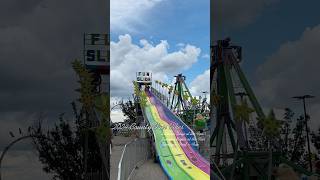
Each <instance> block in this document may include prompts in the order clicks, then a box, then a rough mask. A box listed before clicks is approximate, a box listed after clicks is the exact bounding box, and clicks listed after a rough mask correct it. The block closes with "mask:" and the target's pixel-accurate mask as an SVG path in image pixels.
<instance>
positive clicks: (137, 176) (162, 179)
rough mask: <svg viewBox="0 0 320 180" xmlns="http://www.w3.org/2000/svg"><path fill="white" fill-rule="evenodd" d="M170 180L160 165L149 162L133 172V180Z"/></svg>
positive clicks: (150, 160)
mask: <svg viewBox="0 0 320 180" xmlns="http://www.w3.org/2000/svg"><path fill="white" fill-rule="evenodd" d="M150 179H152V180H168V177H167V176H166V175H165V173H164V172H163V170H162V169H161V167H160V165H159V163H154V162H153V159H149V160H147V161H146V162H145V163H143V164H142V165H141V166H139V167H138V168H137V169H135V171H134V172H133V175H132V178H131V180H150Z"/></svg>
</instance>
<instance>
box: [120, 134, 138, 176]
mask: <svg viewBox="0 0 320 180" xmlns="http://www.w3.org/2000/svg"><path fill="white" fill-rule="evenodd" d="M134 141H136V139H134V140H131V141H130V142H128V143H126V144H125V145H124V148H123V151H122V154H121V158H120V161H119V165H118V177H117V180H121V165H122V160H123V156H124V153H125V152H126V148H127V145H128V144H131V143H132V142H134Z"/></svg>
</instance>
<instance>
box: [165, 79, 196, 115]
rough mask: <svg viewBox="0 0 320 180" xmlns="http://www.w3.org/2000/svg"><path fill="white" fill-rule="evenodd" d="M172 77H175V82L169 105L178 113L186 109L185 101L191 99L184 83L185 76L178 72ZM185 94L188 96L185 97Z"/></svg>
mask: <svg viewBox="0 0 320 180" xmlns="http://www.w3.org/2000/svg"><path fill="white" fill-rule="evenodd" d="M174 77H176V82H175V83H174V89H173V93H172V100H171V105H170V107H171V110H173V111H174V112H177V113H180V112H182V111H186V110H187V107H188V105H187V103H188V100H189V99H192V95H191V93H190V91H189V89H188V87H187V85H186V83H185V79H186V77H185V76H183V75H182V74H178V75H177V76H174ZM185 95H187V96H188V98H186V96H185Z"/></svg>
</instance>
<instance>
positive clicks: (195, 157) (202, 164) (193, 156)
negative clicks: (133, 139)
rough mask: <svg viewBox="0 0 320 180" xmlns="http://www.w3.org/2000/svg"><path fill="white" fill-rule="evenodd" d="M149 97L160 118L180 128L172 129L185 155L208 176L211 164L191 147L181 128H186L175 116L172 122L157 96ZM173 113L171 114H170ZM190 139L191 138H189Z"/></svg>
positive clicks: (150, 95)
mask: <svg viewBox="0 0 320 180" xmlns="http://www.w3.org/2000/svg"><path fill="white" fill-rule="evenodd" d="M148 95H149V97H150V102H151V103H152V104H153V105H155V107H156V109H157V111H158V113H159V115H160V118H161V119H162V120H164V121H166V122H167V123H168V124H169V125H170V126H171V127H179V128H172V130H173V132H174V134H175V136H176V139H177V140H178V142H179V144H180V146H181V147H182V150H183V151H184V153H185V154H186V155H187V157H188V159H189V160H190V161H191V162H192V163H193V164H194V165H196V166H197V167H198V168H200V169H201V170H202V171H204V172H205V173H207V174H208V175H209V174H210V164H209V162H208V161H207V160H206V159H204V158H203V157H202V156H201V155H200V154H199V152H198V151H196V150H194V149H193V148H192V146H191V145H190V142H189V141H188V139H187V137H186V136H185V134H184V132H183V131H182V129H181V128H180V127H183V126H186V125H184V124H182V123H180V124H179V123H178V122H176V121H174V120H177V119H175V118H173V116H171V119H174V120H171V119H170V118H169V117H170V116H169V115H170V114H169V115H168V112H165V111H164V108H165V105H164V104H162V103H161V101H159V100H158V99H157V98H156V97H155V96H153V95H152V94H151V93H148ZM170 113H171V112H170ZM190 135H192V133H190ZM189 138H190V137H189ZM191 138H193V139H195V137H191Z"/></svg>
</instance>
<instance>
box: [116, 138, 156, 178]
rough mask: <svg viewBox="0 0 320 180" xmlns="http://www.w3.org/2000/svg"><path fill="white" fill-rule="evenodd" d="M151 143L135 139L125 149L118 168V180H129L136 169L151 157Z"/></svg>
mask: <svg viewBox="0 0 320 180" xmlns="http://www.w3.org/2000/svg"><path fill="white" fill-rule="evenodd" d="M150 151H151V150H150V142H149V139H147V138H140V139H135V140H133V141H131V142H129V143H127V144H126V145H125V147H124V149H123V152H122V156H121V159H120V162H119V166H118V178H117V180H128V179H130V176H131V174H132V172H133V171H134V169H135V168H136V167H137V166H138V165H141V164H142V163H143V162H144V161H146V160H147V159H148V158H149V157H150V154H151V153H150Z"/></svg>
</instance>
